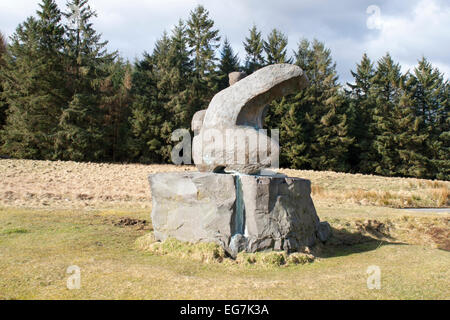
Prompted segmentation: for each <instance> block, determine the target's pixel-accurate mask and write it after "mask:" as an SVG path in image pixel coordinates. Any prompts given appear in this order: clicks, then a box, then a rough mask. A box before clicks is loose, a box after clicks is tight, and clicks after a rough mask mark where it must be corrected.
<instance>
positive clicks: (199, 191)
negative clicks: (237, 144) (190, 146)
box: [149, 172, 327, 256]
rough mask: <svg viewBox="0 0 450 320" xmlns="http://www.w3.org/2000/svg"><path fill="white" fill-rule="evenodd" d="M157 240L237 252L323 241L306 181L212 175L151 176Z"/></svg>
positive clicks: (293, 248)
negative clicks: (169, 239)
mask: <svg viewBox="0 0 450 320" xmlns="http://www.w3.org/2000/svg"><path fill="white" fill-rule="evenodd" d="M149 180H150V185H151V190H152V198H153V211H152V221H153V228H154V231H155V237H156V239H158V240H161V241H162V240H165V239H166V238H167V237H173V238H176V239H178V240H181V241H189V242H201V241H205V242H216V243H219V244H221V245H222V246H223V247H224V248H225V250H227V251H228V252H229V253H230V254H231V255H233V256H234V255H236V254H237V253H238V252H240V251H248V252H256V251H265V250H286V251H297V250H298V249H301V248H303V247H304V246H311V245H313V244H314V243H316V241H317V239H318V238H320V240H321V241H325V240H324V238H326V237H327V234H326V230H325V229H326V228H325V229H324V227H323V226H321V224H320V221H319V218H318V216H317V213H316V210H315V208H314V204H313V202H312V199H311V197H310V193H311V183H310V181H309V180H303V179H297V178H288V177H286V176H283V175H277V176H250V175H231V174H216V173H200V172H188V173H160V174H155V175H150V176H149Z"/></svg>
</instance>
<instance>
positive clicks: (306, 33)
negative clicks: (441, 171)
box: [0, 0, 450, 83]
mask: <svg viewBox="0 0 450 320" xmlns="http://www.w3.org/2000/svg"><path fill="white" fill-rule="evenodd" d="M56 2H57V3H58V5H59V6H60V8H61V9H64V10H65V4H66V0H57V1H56ZM38 3H39V1H38V0H0V31H2V32H3V33H4V34H6V35H7V36H10V35H12V34H13V33H14V30H15V28H16V27H17V25H18V24H19V23H21V22H23V21H24V20H25V19H26V18H27V17H28V16H30V15H34V14H35V11H36V9H37V8H38ZM90 4H91V7H92V8H94V9H95V10H96V11H97V13H98V17H97V18H96V19H95V20H94V25H95V28H96V30H97V31H98V32H100V33H102V34H103V39H104V40H108V41H109V44H108V47H109V48H110V49H111V50H118V51H119V52H120V54H121V55H122V56H123V57H125V58H127V59H129V60H130V61H134V60H135V59H139V58H140V57H141V56H142V53H143V52H144V51H147V52H151V51H152V50H153V48H154V44H155V41H156V40H157V39H159V38H160V37H161V35H162V33H163V32H164V31H165V30H166V31H168V32H170V31H171V29H172V28H173V26H174V25H175V24H177V22H178V20H179V19H183V20H187V19H188V18H189V11H190V10H192V9H194V8H195V6H196V5H198V4H202V5H204V6H205V8H206V9H207V10H208V11H209V14H210V17H211V18H212V19H213V20H214V22H215V27H216V28H217V29H219V30H220V34H221V36H222V38H223V39H224V38H225V37H227V38H228V40H229V41H230V43H231V44H232V47H233V49H234V50H235V52H237V53H238V54H239V57H240V58H241V61H243V60H244V59H245V50H244V48H243V44H242V42H243V41H244V40H245V37H247V36H248V33H249V31H248V30H249V29H250V28H251V27H252V25H253V24H255V25H256V26H257V27H258V29H260V30H261V31H262V33H263V36H264V37H266V36H267V35H268V34H269V33H270V31H271V30H272V29H273V28H277V29H279V30H281V31H282V32H283V33H285V34H286V35H287V36H288V39H289V45H288V51H289V54H291V55H292V51H293V50H294V49H295V48H296V47H297V45H298V43H299V41H300V40H301V39H302V38H306V39H309V40H313V39H318V40H320V41H322V42H324V43H325V45H326V46H327V47H328V48H330V50H331V54H332V56H333V59H334V61H335V62H336V66H337V71H338V75H339V80H340V82H341V83H345V82H351V81H352V77H351V73H350V70H355V67H356V63H358V62H359V61H360V60H361V57H362V55H363V53H367V54H368V56H369V57H370V58H371V59H372V60H373V61H377V60H378V59H380V58H381V57H382V56H383V55H385V54H386V52H389V53H390V54H391V56H392V57H393V59H394V60H395V61H396V62H398V63H400V64H401V65H402V70H403V71H404V72H406V71H407V70H412V69H413V68H414V66H415V65H417V60H419V59H420V58H421V57H422V56H425V57H426V58H427V59H428V60H429V61H431V63H432V64H433V65H434V66H436V67H438V68H439V70H440V71H441V72H443V73H444V75H445V78H447V79H448V78H449V76H450V1H448V0H396V1H392V0H379V1H376V0H358V1H356V0H354V1H351V0H348V1H333V0H277V1H270V0H126V1H124V0H90Z"/></svg>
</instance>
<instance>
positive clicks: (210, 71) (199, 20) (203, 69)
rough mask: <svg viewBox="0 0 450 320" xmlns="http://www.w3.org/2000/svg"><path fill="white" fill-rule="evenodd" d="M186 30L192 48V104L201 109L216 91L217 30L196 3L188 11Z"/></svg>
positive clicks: (205, 106)
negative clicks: (195, 5) (192, 8)
mask: <svg viewBox="0 0 450 320" xmlns="http://www.w3.org/2000/svg"><path fill="white" fill-rule="evenodd" d="M186 32H187V40H188V44H189V47H190V49H191V50H192V51H191V52H192V60H193V79H192V81H193V87H194V92H193V94H194V99H195V100H196V101H195V102H194V104H196V105H197V110H202V109H206V108H207V107H208V104H209V102H210V100H211V99H212V97H213V96H214V95H215V94H216V93H217V92H218V83H219V81H218V77H217V70H216V68H217V57H216V56H215V51H216V50H217V49H218V48H219V46H220V42H219V41H220V36H219V30H217V29H214V21H213V20H212V19H210V18H209V12H208V10H206V9H205V8H204V7H203V6H202V5H198V6H197V7H196V8H195V9H194V10H193V11H191V12H190V17H189V19H188V21H187V29H186Z"/></svg>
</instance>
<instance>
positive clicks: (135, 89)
mask: <svg viewBox="0 0 450 320" xmlns="http://www.w3.org/2000/svg"><path fill="white" fill-rule="evenodd" d="M154 60H155V59H154V56H153V55H150V54H148V53H144V58H143V59H142V60H140V61H138V62H136V64H135V67H134V72H133V77H132V87H131V94H132V97H133V103H132V107H131V117H130V127H131V135H130V140H129V142H128V145H129V151H130V158H131V159H132V160H133V161H138V162H141V163H161V162H162V157H161V154H160V153H159V152H158V151H159V150H160V148H161V146H162V145H163V142H162V141H161V139H160V136H161V130H160V123H161V122H162V121H163V120H164V114H163V113H162V108H161V104H160V103H159V99H158V88H157V78H156V70H155V69H156V67H155V62H154Z"/></svg>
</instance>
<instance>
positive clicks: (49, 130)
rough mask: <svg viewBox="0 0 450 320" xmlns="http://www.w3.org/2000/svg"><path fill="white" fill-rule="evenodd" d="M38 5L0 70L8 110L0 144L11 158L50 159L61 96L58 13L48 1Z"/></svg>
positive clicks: (63, 91)
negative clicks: (36, 16)
mask: <svg viewBox="0 0 450 320" xmlns="http://www.w3.org/2000/svg"><path fill="white" fill-rule="evenodd" d="M39 6H40V10H39V11H38V12H37V15H38V19H36V18H33V17H30V18H28V19H27V20H26V21H25V22H24V23H23V24H20V25H19V26H18V28H17V29H16V32H15V33H14V35H13V36H12V38H11V45H10V47H9V55H7V56H6V61H5V67H4V70H3V71H4V72H3V77H2V78H3V86H4V95H3V96H4V98H5V99H6V102H7V103H8V105H9V111H8V119H7V123H6V125H5V126H4V131H3V132H2V135H1V136H2V143H3V145H2V149H3V152H5V153H6V154H9V155H10V156H13V157H17V158H32V159H51V158H53V156H54V140H55V135H56V131H57V127H58V118H59V116H60V114H61V106H64V105H65V103H66V101H67V90H66V87H65V82H64V79H65V73H64V68H63V56H62V54H61V51H62V48H63V34H64V29H63V27H62V25H61V22H60V21H61V13H60V11H59V9H58V7H57V5H56V3H55V2H54V1H53V0H43V1H42V3H41V4H40V5H39Z"/></svg>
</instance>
